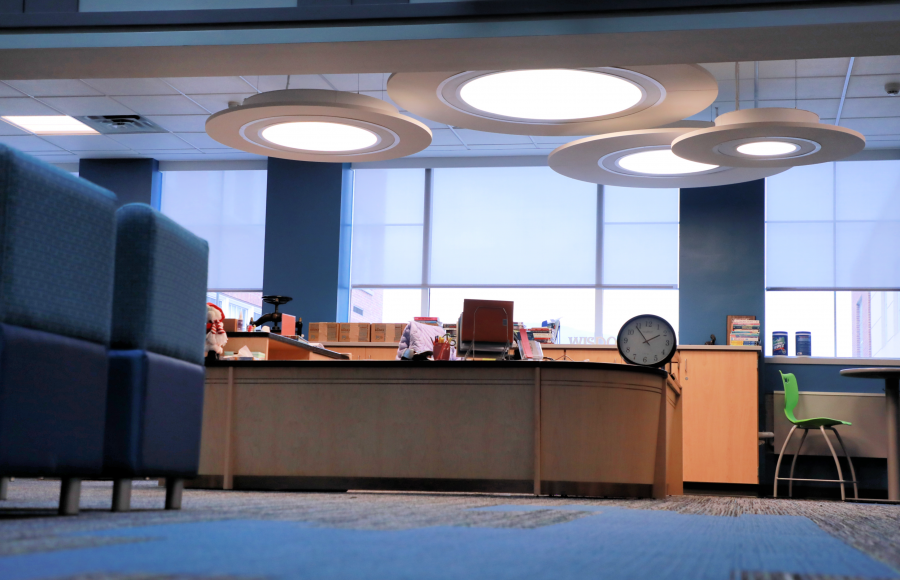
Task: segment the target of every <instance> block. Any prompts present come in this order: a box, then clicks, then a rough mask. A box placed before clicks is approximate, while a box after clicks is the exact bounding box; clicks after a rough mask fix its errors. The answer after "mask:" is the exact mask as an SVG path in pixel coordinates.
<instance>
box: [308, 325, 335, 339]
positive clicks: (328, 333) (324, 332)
mask: <svg viewBox="0 0 900 580" xmlns="http://www.w3.org/2000/svg"><path fill="white" fill-rule="evenodd" d="M339 327H340V325H339V324H338V323H337V322H310V323H309V329H308V332H309V338H308V339H307V340H309V342H337V341H338V334H339V330H340V329H339Z"/></svg>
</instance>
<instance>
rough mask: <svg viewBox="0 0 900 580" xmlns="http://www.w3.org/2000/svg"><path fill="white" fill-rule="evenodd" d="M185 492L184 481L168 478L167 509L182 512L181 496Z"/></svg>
mask: <svg viewBox="0 0 900 580" xmlns="http://www.w3.org/2000/svg"><path fill="white" fill-rule="evenodd" d="M183 492H184V480H183V479H178V478H175V477H167V478H166V509H167V510H180V509H181V496H182V494H183Z"/></svg>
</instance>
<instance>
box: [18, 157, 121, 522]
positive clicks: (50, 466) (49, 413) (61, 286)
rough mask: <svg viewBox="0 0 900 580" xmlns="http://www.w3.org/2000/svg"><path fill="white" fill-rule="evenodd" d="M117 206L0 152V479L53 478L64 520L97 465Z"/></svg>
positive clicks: (72, 180) (106, 196)
mask: <svg viewBox="0 0 900 580" xmlns="http://www.w3.org/2000/svg"><path fill="white" fill-rule="evenodd" d="M115 207H116V198H115V196H114V195H113V194H112V193H110V192H109V191H107V190H105V189H103V188H101V187H98V186H96V185H93V184H91V183H89V182H87V181H85V180H83V179H78V178H77V177H74V176H72V175H71V174H69V173H67V172H65V171H62V170H60V169H57V168H55V167H52V166H51V165H48V164H46V163H43V162H41V161H38V160H36V159H34V158H32V157H29V156H27V155H25V154H22V153H19V152H18V151H15V150H14V149H10V148H8V147H5V146H3V145H0V475H2V476H3V477H4V478H6V477H9V476H20V477H34V476H47V477H59V478H61V479H62V490H61V493H60V513H63V514H73V513H78V508H79V499H80V489H81V479H82V478H88V477H96V476H99V475H100V474H101V472H102V468H103V457H104V427H105V417H106V398H107V382H108V381H107V375H108V364H107V361H108V358H107V347H108V345H109V340H110V329H111V312H112V303H113V300H112V298H113V264H114V259H115V230H116V218H115ZM4 483H5V480H4ZM0 488H5V485H0ZM4 491H5V489H4Z"/></svg>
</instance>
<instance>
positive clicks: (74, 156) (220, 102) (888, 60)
mask: <svg viewBox="0 0 900 580" xmlns="http://www.w3.org/2000/svg"><path fill="white" fill-rule="evenodd" d="M850 61H851V59H850V58H828V59H811V60H784V61H761V62H759V63H754V62H743V63H741V68H740V71H741V83H740V88H741V97H740V101H741V108H749V107H753V106H754V104H756V105H758V106H759V107H798V108H802V109H807V110H810V111H813V112H815V113H817V114H819V116H820V117H821V118H822V121H823V122H825V123H835V119H836V117H837V115H838V111H839V109H840V111H841V116H840V122H839V124H840V125H841V126H843V127H848V128H851V129H855V130H857V131H859V132H861V133H862V134H863V135H865V136H866V139H867V145H866V149H867V150H872V149H882V150H884V149H888V150H889V149H898V150H900V96H898V97H891V96H888V95H887V93H886V91H885V89H884V85H885V83H887V82H900V56H883V57H860V58H856V59H855V60H854V62H853V66H852V73H851V75H850V79H849V83H847V89H846V97H845V100H844V103H843V107H841V96H842V94H843V92H844V85H845V81H846V79H847V72H848V68H849V66H850ZM757 64H758V75H757ZM702 66H704V67H705V68H707V69H708V70H709V71H710V72H711V73H712V74H713V76H715V78H716V80H717V81H718V83H719V97H718V99H717V101H716V102H715V103H713V105H712V106H711V107H710V108H708V109H706V110H704V111H702V112H700V113H698V114H697V115H694V116H693V117H691V118H690V119H692V120H700V121H711V120H713V119H714V118H715V115H716V112H718V114H722V113H725V112H728V111H732V110H734V108H735V98H734V91H735V78H734V73H735V64H734V63H733V62H731V63H714V64H704V65H702ZM388 76H389V74H388V73H374V74H359V75H357V74H322V75H293V76H291V77H290V85H289V86H290V88H310V89H326V90H327V89H331V90H341V91H351V92H359V93H361V94H365V95H370V96H374V97H377V98H380V99H383V100H386V101H390V98H389V97H388V96H387V92H386V90H385V84H386V82H387V78H388ZM287 80H288V77H287V76H285V75H280V76H235V77H203V78H190V77H181V78H136V79H70V80H65V79H56V80H9V81H0V116H2V115H54V114H67V115H73V116H80V115H131V114H137V115H141V116H144V117H147V118H149V119H150V120H152V121H154V122H155V123H156V124H157V125H159V126H160V127H162V128H163V129H165V130H166V131H167V132H165V133H155V134H131V135H129V134H123V135H87V136H57V137H52V136H44V137H38V136H35V135H32V134H29V133H27V132H24V131H21V130H19V129H17V128H16V127H13V126H12V125H9V124H7V123H3V122H0V143H5V144H7V145H10V146H12V147H15V148H17V149H20V150H22V151H25V152H27V153H30V154H32V155H35V156H37V157H40V158H41V159H44V160H46V161H49V162H51V163H59V164H70V163H77V161H78V160H79V159H81V158H121V157H152V158H155V159H159V160H160V161H231V160H262V159H263V158H262V157H259V156H256V155H252V154H248V153H244V152H241V151H237V150H235V149H231V148H228V147H226V146H224V145H221V144H220V143H218V142H216V141H214V140H213V139H211V138H210V137H209V136H207V135H206V133H205V131H204V123H205V122H206V119H207V117H208V116H209V115H210V114H212V113H215V112H217V111H220V110H223V109H225V108H227V107H228V103H229V101H241V100H242V99H245V98H247V97H249V96H251V95H254V94H256V93H257V92H265V91H271V90H277V89H283V88H285V87H286V86H287ZM411 116H415V115H411ZM417 118H418V117H417ZM419 119H420V120H421V121H423V122H425V123H426V124H427V125H428V126H429V127H431V129H432V131H433V133H434V141H433V143H432V145H431V146H430V147H428V148H427V149H426V150H425V151H422V152H421V153H418V154H416V155H415V157H496V156H501V157H510V156H537V157H538V158H540V157H541V156H543V157H546V155H547V154H548V153H549V152H550V151H552V150H553V149H555V148H556V147H558V146H559V145H561V144H563V143H567V142H569V141H572V140H574V139H577V138H578V137H529V136H519V135H503V134H496V133H485V132H481V131H473V130H469V129H459V128H456V127H448V126H447V125H443V124H440V123H435V122H433V121H429V120H426V119H422V118H419ZM537 160H538V159H535V161H537Z"/></svg>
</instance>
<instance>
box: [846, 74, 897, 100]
mask: <svg viewBox="0 0 900 580" xmlns="http://www.w3.org/2000/svg"><path fill="white" fill-rule="evenodd" d="M897 82H900V74H893V75H865V76H858V75H853V76H852V77H850V85H849V86H848V87H847V96H848V97H887V96H889V95H888V94H887V91H886V90H885V89H884V85H886V84H887V83H897ZM895 98H898V99H900V97H895Z"/></svg>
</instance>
